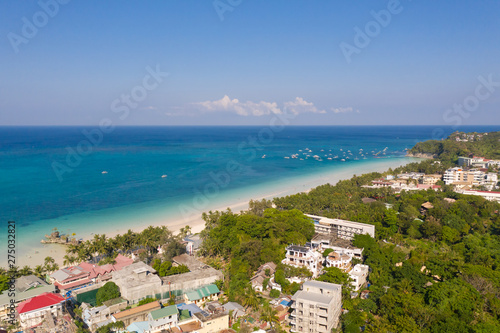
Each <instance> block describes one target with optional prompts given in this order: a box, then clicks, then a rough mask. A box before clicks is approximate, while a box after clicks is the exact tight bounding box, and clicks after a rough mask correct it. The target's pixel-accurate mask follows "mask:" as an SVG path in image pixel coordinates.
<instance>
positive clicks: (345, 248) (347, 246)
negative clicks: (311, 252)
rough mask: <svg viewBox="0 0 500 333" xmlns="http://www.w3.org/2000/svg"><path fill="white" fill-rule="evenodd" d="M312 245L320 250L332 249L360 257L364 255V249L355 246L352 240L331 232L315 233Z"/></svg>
mask: <svg viewBox="0 0 500 333" xmlns="http://www.w3.org/2000/svg"><path fill="white" fill-rule="evenodd" d="M311 247H312V248H315V249H319V250H324V249H332V250H334V251H335V252H342V253H345V254H347V255H349V256H351V257H354V258H358V259H361V258H362V256H363V249H359V248H357V247H354V246H353V245H352V242H351V241H350V240H348V239H343V238H338V237H337V236H334V235H329V234H318V233H317V234H315V235H314V237H313V238H312V240H311Z"/></svg>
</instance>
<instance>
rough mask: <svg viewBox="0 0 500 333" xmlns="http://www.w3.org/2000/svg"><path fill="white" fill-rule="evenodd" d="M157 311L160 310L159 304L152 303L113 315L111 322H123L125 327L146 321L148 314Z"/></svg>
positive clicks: (156, 302)
mask: <svg viewBox="0 0 500 333" xmlns="http://www.w3.org/2000/svg"><path fill="white" fill-rule="evenodd" d="M158 309H161V305H160V302H158V301H154V302H151V303H147V304H144V305H140V306H136V307H135V308H131V309H127V310H123V311H120V312H118V313H115V314H114V315H112V316H111V320H112V321H113V322H117V321H123V323H124V324H125V327H127V326H129V325H130V324H132V323H134V322H138V321H147V320H148V315H149V313H150V312H151V311H154V310H158Z"/></svg>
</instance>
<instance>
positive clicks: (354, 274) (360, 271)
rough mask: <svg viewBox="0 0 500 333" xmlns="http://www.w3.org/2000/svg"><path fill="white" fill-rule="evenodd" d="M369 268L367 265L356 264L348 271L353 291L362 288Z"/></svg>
mask: <svg viewBox="0 0 500 333" xmlns="http://www.w3.org/2000/svg"><path fill="white" fill-rule="evenodd" d="M369 271H370V267H369V266H368V265H362V264H357V265H355V266H354V268H353V269H352V270H350V271H349V273H348V274H349V277H350V278H351V279H352V282H351V285H352V286H353V288H354V290H355V291H358V290H359V289H360V288H361V287H363V286H364V285H365V283H366V280H367V279H368V273H369Z"/></svg>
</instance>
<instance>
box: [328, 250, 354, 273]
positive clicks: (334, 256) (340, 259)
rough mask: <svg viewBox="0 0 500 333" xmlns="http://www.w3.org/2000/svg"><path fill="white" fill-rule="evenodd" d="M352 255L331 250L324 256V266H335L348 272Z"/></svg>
mask: <svg viewBox="0 0 500 333" xmlns="http://www.w3.org/2000/svg"><path fill="white" fill-rule="evenodd" d="M351 261H352V257H351V256H349V255H347V254H345V253H342V252H335V251H332V252H330V253H329V254H328V256H327V257H326V267H337V268H339V269H341V270H343V271H344V272H348V271H349V270H350V269H351Z"/></svg>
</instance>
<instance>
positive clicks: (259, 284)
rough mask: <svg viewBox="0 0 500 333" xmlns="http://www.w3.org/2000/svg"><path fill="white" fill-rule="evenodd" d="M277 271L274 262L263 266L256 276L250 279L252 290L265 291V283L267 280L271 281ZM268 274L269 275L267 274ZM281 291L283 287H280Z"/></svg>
mask: <svg viewBox="0 0 500 333" xmlns="http://www.w3.org/2000/svg"><path fill="white" fill-rule="evenodd" d="M275 271H276V264H275V263H274V262H267V263H265V264H262V265H261V266H260V267H259V268H258V269H257V272H255V274H254V276H253V277H252V278H251V279H250V283H251V284H252V288H253V289H255V290H256V291H260V292H262V291H264V290H263V289H264V288H263V282H264V280H265V279H266V278H269V279H271V278H272V276H273V275H274V272H275ZM266 273H268V274H266ZM280 290H281V287H280Z"/></svg>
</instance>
